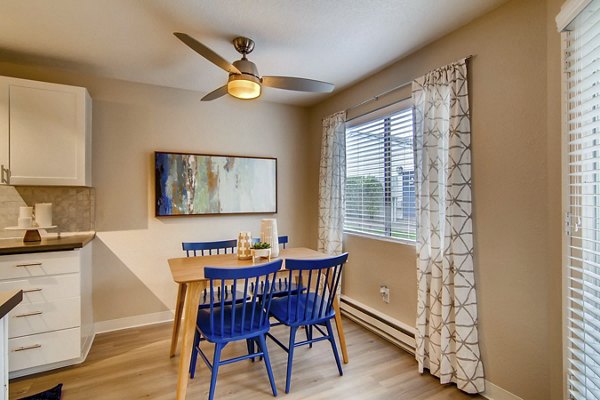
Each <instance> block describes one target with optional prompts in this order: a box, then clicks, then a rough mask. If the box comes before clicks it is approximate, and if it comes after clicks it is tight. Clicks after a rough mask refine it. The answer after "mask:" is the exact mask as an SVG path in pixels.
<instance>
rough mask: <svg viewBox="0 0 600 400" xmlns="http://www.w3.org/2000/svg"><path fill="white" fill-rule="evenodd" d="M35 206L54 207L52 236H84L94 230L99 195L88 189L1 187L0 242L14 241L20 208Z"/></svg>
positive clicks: (16, 234) (92, 189)
mask: <svg viewBox="0 0 600 400" xmlns="http://www.w3.org/2000/svg"><path fill="white" fill-rule="evenodd" d="M35 203H52V224H53V225H56V226H57V227H56V228H54V229H51V230H48V231H49V232H83V231H93V230H94V228H95V224H94V221H95V209H96V192H95V189H94V188H89V187H66V186H7V185H0V238H7V237H15V236H18V235H19V234H18V233H15V231H6V230H4V228H5V227H7V226H15V225H16V224H17V218H18V215H19V207H21V206H26V205H27V206H33V205H35Z"/></svg>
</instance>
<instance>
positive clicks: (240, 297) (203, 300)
mask: <svg viewBox="0 0 600 400" xmlns="http://www.w3.org/2000/svg"><path fill="white" fill-rule="evenodd" d="M214 296H215V304H221V291H218V292H215V294H214ZM246 297H247V298H249V297H250V296H249V295H248V296H246ZM243 301H244V292H241V291H239V290H236V291H235V302H236V303H242V302H243ZM232 302H233V295H232V294H231V291H230V290H228V291H227V292H225V305H227V306H230V305H231V303H232ZM209 307H210V291H208V290H204V292H202V295H201V296H200V303H199V305H198V308H200V309H203V308H209Z"/></svg>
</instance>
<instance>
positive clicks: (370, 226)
mask: <svg viewBox="0 0 600 400" xmlns="http://www.w3.org/2000/svg"><path fill="white" fill-rule="evenodd" d="M394 108H395V109H393V110H392V111H389V109H388V112H387V114H384V115H381V114H382V113H381V112H379V113H377V114H371V115H366V116H363V117H361V118H360V119H357V122H355V123H354V124H348V125H347V128H346V214H345V220H344V230H345V231H346V232H351V233H360V234H366V235H374V236H381V237H388V238H393V239H398V240H408V241H414V240H415V238H416V224H415V167H414V154H413V115H412V107H408V108H407V104H406V102H404V108H401V107H398V106H396V107H394Z"/></svg>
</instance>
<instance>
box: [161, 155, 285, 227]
mask: <svg viewBox="0 0 600 400" xmlns="http://www.w3.org/2000/svg"><path fill="white" fill-rule="evenodd" d="M154 165H155V188H156V207H155V210H156V211H155V215H156V216H157V217H170V216H185V215H215V214H273V213H276V212H277V159H276V158H267V157H245V156H224V155H214V154H190V153H170V152H169V153H167V152H159V151H157V152H155V153H154Z"/></svg>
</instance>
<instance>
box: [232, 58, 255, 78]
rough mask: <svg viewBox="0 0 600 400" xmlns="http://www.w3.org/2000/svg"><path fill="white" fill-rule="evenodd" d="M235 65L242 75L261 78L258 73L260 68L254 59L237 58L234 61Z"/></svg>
mask: <svg viewBox="0 0 600 400" xmlns="http://www.w3.org/2000/svg"><path fill="white" fill-rule="evenodd" d="M233 66H234V67H236V68H237V69H239V70H240V72H241V73H242V75H252V76H254V77H256V78H260V77H259V75H258V69H257V68H256V65H255V64H254V63H253V62H252V61H248V60H245V59H241V60H237V61H234V62H233ZM231 75H235V74H231Z"/></svg>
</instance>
